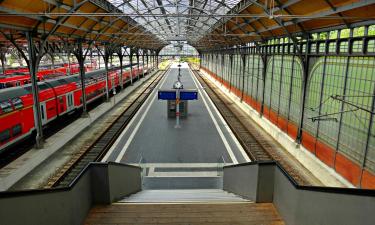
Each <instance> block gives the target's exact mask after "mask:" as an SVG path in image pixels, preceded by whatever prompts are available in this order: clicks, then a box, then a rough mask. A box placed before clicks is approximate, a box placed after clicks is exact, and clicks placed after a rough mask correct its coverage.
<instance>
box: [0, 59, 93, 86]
mask: <svg viewBox="0 0 375 225" xmlns="http://www.w3.org/2000/svg"><path fill="white" fill-rule="evenodd" d="M48 67H50V65H43V66H40V69H39V71H38V73H37V79H38V81H42V80H47V79H51V78H56V77H59V76H65V75H68V74H76V73H79V65H78V64H77V63H74V64H70V66H69V65H68V64H59V65H55V67H57V68H52V69H51V68H48ZM94 67H95V66H94V65H93V66H91V64H87V63H86V65H85V71H86V72H89V71H92V70H93V68H94ZM30 82H31V78H30V74H29V69H28V68H23V67H21V68H17V69H7V70H6V71H5V74H3V75H2V76H0V89H3V88H9V87H17V86H23V85H25V84H28V83H30Z"/></svg>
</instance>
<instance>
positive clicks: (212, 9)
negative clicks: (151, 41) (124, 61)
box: [108, 0, 241, 43]
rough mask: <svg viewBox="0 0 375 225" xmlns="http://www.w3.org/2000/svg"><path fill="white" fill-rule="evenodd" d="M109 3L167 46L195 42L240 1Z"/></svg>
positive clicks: (139, 0) (129, 0)
mask: <svg viewBox="0 0 375 225" xmlns="http://www.w3.org/2000/svg"><path fill="white" fill-rule="evenodd" d="M108 1H109V2H110V3H112V4H113V5H114V6H116V7H117V8H118V9H120V10H121V11H123V12H124V13H125V14H127V15H128V16H129V17H131V18H132V19H134V20H135V21H136V22H138V24H139V25H141V26H143V27H144V28H146V29H147V30H148V31H149V32H151V33H153V34H154V35H156V36H157V37H158V38H160V39H162V40H164V41H166V42H168V43H171V41H187V42H188V43H194V42H196V41H198V40H199V39H200V38H202V37H203V36H204V35H205V34H206V33H207V32H209V30H210V29H211V28H213V25H214V24H215V23H216V22H217V21H218V20H220V19H221V18H222V15H224V14H226V13H227V12H228V11H229V10H231V9H232V8H233V7H234V6H236V5H237V3H239V2H240V1H241V0H108ZM129 32H131V31H129ZM140 35H141V34H140Z"/></svg>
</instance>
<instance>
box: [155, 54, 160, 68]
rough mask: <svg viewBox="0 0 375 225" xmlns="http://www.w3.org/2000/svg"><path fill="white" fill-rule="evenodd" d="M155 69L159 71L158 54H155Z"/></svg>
mask: <svg viewBox="0 0 375 225" xmlns="http://www.w3.org/2000/svg"><path fill="white" fill-rule="evenodd" d="M156 69H159V53H156Z"/></svg>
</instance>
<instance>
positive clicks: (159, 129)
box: [104, 64, 250, 176]
mask: <svg viewBox="0 0 375 225" xmlns="http://www.w3.org/2000/svg"><path fill="white" fill-rule="evenodd" d="M177 74H178V67H177V64H174V65H172V67H171V69H170V71H169V72H168V73H167V74H166V77H165V79H164V80H162V82H161V84H160V85H159V88H160V89H172V86H173V83H174V82H175V81H176V80H177ZM181 74H182V77H181V82H182V83H183V85H184V89H197V90H198V91H199V97H198V100H193V101H189V103H188V104H189V106H188V117H187V118H184V119H181V128H175V123H176V122H175V119H173V118H168V116H167V102H166V101H163V100H158V99H157V90H154V92H153V93H152V94H151V95H150V97H149V99H147V101H146V103H145V104H144V105H143V106H142V108H141V109H140V110H139V112H138V113H137V115H136V116H135V117H134V118H133V120H132V121H131V123H130V124H129V126H128V127H127V129H126V130H124V132H123V133H122V134H121V136H120V138H119V139H118V140H117V141H116V143H115V144H114V146H113V147H112V148H111V150H110V152H109V153H108V154H107V155H106V156H105V157H104V161H116V162H122V163H129V164H139V163H141V164H144V165H154V167H153V168H151V170H153V171H157V170H158V167H157V166H155V165H163V164H174V165H175V166H174V167H170V168H169V171H168V172H169V173H174V174H176V172H178V171H179V167H178V164H181V165H184V166H185V168H186V165H189V164H191V165H192V166H191V167H194V165H197V164H198V165H199V167H204V165H205V164H208V165H212V164H224V163H225V164H232V163H235V164H237V163H243V162H248V161H250V160H249V158H248V156H247V155H246V153H245V152H244V150H243V149H242V147H241V145H240V144H239V143H238V141H237V139H236V138H235V137H234V135H233V133H232V131H231V130H230V129H229V127H228V125H227V124H226V122H225V121H224V120H223V118H222V117H221V115H220V113H219V112H218V111H217V109H216V107H215V106H214V104H213V103H212V102H211V100H210V98H209V97H208V96H207V94H206V93H205V91H204V90H203V88H202V86H201V85H200V84H199V82H198V81H197V80H196V78H195V77H193V75H192V73H191V70H190V69H189V68H188V65H187V64H182V67H181ZM176 165H177V166H176ZM161 167H163V166H161ZM163 168H165V167H163ZM174 170H176V171H174ZM168 172H167V171H165V172H164V175H165V176H168ZM199 173H207V171H202V170H200V171H198V172H197V171H192V172H191V175H192V176H198V174H199ZM185 175H187V174H185Z"/></svg>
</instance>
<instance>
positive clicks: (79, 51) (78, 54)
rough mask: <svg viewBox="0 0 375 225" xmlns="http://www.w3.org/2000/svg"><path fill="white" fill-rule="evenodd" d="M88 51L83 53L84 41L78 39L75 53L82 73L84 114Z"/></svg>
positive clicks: (84, 110) (84, 111) (84, 114)
mask: <svg viewBox="0 0 375 225" xmlns="http://www.w3.org/2000/svg"><path fill="white" fill-rule="evenodd" d="M87 52H88V50H87V51H86V54H84V53H83V47H82V41H81V40H79V41H78V46H77V49H76V51H74V55H75V56H76V58H77V60H78V65H79V74H80V78H81V92H82V109H83V112H82V116H84V117H85V116H87V101H86V100H87V98H86V91H85V89H86V84H85V80H86V78H85V59H86V56H87Z"/></svg>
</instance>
